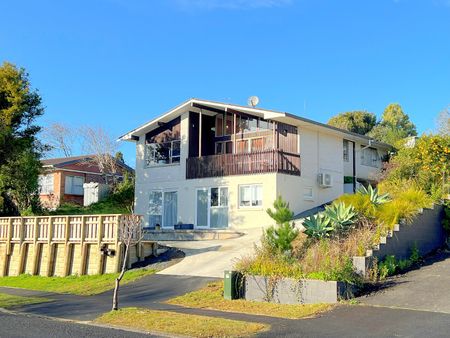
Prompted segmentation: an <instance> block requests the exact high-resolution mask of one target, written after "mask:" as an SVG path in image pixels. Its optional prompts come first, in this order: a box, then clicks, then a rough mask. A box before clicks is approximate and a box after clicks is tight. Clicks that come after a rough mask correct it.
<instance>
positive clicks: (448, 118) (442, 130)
mask: <svg viewBox="0 0 450 338" xmlns="http://www.w3.org/2000/svg"><path fill="white" fill-rule="evenodd" d="M436 128H437V132H438V133H439V134H441V135H450V105H449V106H448V107H447V108H445V109H444V110H443V111H441V112H440V113H439V115H438V117H437V119H436Z"/></svg>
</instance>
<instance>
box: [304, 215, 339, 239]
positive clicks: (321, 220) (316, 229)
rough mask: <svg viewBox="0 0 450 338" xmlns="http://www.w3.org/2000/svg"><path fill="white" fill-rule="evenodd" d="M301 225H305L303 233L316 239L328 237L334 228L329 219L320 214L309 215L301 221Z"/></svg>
mask: <svg viewBox="0 0 450 338" xmlns="http://www.w3.org/2000/svg"><path fill="white" fill-rule="evenodd" d="M303 226H304V227H305V234H307V235H308V236H309V237H312V238H317V239H320V238H326V237H329V236H330V234H331V232H332V231H333V230H334V228H333V226H332V225H331V220H330V219H329V218H328V217H324V216H322V215H321V214H317V215H311V216H309V218H306V219H305V220H304V221H303Z"/></svg>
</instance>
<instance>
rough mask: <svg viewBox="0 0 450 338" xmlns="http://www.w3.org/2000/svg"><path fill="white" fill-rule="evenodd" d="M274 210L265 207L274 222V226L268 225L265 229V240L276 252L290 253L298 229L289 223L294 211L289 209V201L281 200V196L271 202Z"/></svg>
mask: <svg viewBox="0 0 450 338" xmlns="http://www.w3.org/2000/svg"><path fill="white" fill-rule="evenodd" d="M273 207H274V209H275V210H272V209H270V208H269V209H267V214H268V215H269V216H270V217H271V218H272V219H273V220H274V221H275V222H276V224H277V226H276V227H273V226H271V227H269V228H267V230H266V231H265V240H266V241H267V243H268V244H269V245H270V247H271V248H272V249H274V250H276V251H278V252H281V253H285V254H286V253H287V254H290V253H291V251H292V241H294V239H295V238H296V237H297V235H298V233H299V231H298V230H297V229H296V228H295V227H294V225H293V224H290V222H291V221H292V219H293V218H294V213H293V212H292V211H291V210H290V209H289V203H288V202H285V201H283V199H282V198H281V196H278V197H277V199H276V200H275V201H274V202H273Z"/></svg>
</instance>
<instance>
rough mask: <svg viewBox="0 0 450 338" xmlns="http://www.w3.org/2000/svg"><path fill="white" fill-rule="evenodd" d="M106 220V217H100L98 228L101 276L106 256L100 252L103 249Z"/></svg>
mask: <svg viewBox="0 0 450 338" xmlns="http://www.w3.org/2000/svg"><path fill="white" fill-rule="evenodd" d="M104 220H105V216H98V228H97V252H98V258H97V273H98V274H99V275H101V274H103V260H104V259H105V255H104V254H103V253H102V252H101V251H100V249H101V247H102V239H103V238H102V237H103V233H104Z"/></svg>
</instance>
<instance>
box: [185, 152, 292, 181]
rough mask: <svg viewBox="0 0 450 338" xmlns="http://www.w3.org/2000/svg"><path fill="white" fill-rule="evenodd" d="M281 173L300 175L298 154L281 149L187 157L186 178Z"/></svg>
mask: <svg viewBox="0 0 450 338" xmlns="http://www.w3.org/2000/svg"><path fill="white" fill-rule="evenodd" d="M265 173H283V174H288V175H296V176H300V155H298V154H292V153H287V152H284V151H281V150H266V151H259V152H252V153H243V154H221V155H210V156H201V157H189V158H188V159H187V160H186V178H187V179H195V178H205V177H223V176H232V175H251V174H265Z"/></svg>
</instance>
